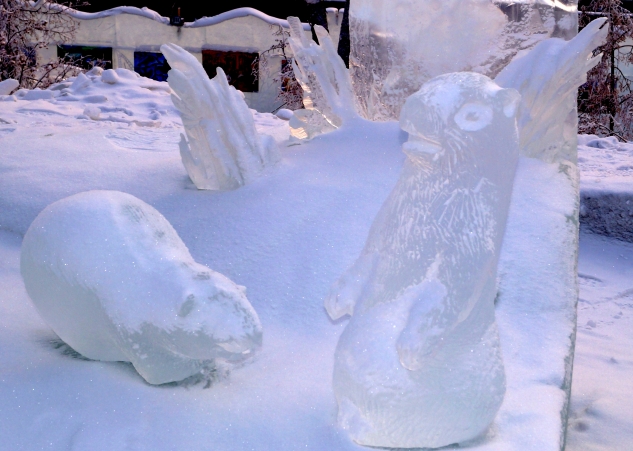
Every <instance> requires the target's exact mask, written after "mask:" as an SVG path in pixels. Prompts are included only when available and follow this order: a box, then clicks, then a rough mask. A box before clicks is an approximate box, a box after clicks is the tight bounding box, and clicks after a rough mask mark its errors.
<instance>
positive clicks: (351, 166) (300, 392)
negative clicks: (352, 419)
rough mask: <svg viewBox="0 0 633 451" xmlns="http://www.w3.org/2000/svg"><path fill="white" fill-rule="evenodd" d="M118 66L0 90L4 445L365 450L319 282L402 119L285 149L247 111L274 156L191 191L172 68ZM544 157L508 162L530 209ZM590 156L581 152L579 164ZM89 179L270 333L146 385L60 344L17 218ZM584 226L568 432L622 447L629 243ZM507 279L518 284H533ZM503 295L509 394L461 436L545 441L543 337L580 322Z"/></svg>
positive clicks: (552, 365)
mask: <svg viewBox="0 0 633 451" xmlns="http://www.w3.org/2000/svg"><path fill="white" fill-rule="evenodd" d="M116 74H117V78H118V81H117V83H116V84H109V83H105V82H104V81H103V79H102V75H101V74H99V73H98V71H95V72H93V73H89V74H87V75H86V79H87V81H86V79H83V78H81V77H79V78H78V79H79V80H80V81H79V82H77V85H76V86H75V87H74V88H73V87H72V85H73V83H74V82H75V81H76V80H77V79H74V80H69V81H67V82H65V83H63V84H61V85H57V86H55V87H54V88H52V90H51V91H52V92H53V94H52V97H51V98H48V99H42V98H40V99H39V100H25V97H26V95H27V94H28V93H26V92H22V93H19V94H15V95H12V96H5V97H2V98H1V99H0V100H2V102H1V103H0V151H1V153H2V158H0V173H1V174H2V176H1V177H0V293H2V294H1V295H0V350H1V352H2V357H3V365H2V368H0V398H1V399H2V400H3V402H2V403H1V404H0V419H2V421H0V444H2V447H3V448H6V449H11V450H18V451H21V450H25V451H26V450H28V451H30V450H33V449H52V450H77V451H79V450H85V449H92V450H96V451H100V450H112V449H126V448H127V449H152V450H157V451H162V450H173V449H206V448H209V447H210V446H211V447H212V448H213V449H214V450H231V451H235V450H236V451H240V450H244V451H246V450H251V449H253V448H254V449H258V450H275V451H277V450H294V449H297V450H298V449H302V450H314V451H317V450H318V451H321V450H323V451H324V450H332V449H337V450H342V451H347V450H360V449H364V448H362V447H360V446H358V445H355V444H354V443H353V442H352V441H351V440H350V439H349V438H348V435H347V433H346V432H345V431H342V430H341V429H339V428H338V427H337V426H336V412H337V405H336V399H335V397H334V393H333V391H332V374H333V367H334V358H333V356H334V350H335V348H336V343H337V341H338V340H339V337H340V334H341V333H342V331H343V329H344V327H345V325H346V323H345V321H344V320H339V321H337V322H331V321H330V320H329V319H328V317H327V315H326V313H325V312H324V309H323V300H324V298H325V297H326V295H327V292H328V287H329V286H330V284H331V283H332V282H333V281H334V280H336V279H337V277H338V276H339V275H340V274H342V273H343V271H344V270H345V269H346V268H347V267H349V266H350V265H351V264H352V263H353V262H354V260H355V258H356V257H357V256H358V255H359V253H360V252H361V250H362V248H363V244H364V242H365V240H366V237H367V236H368V233H369V229H370V226H371V223H372V221H373V219H374V218H375V216H376V214H377V212H378V210H379V208H380V205H381V204H382V203H383V201H384V200H385V199H386V198H387V196H388V194H389V192H390V191H391V190H392V188H393V187H394V185H395V183H396V181H397V179H398V177H399V174H400V171H401V168H402V164H403V161H404V155H403V153H402V151H401V145H402V143H403V141H404V140H406V135H405V134H404V133H402V132H400V130H399V127H398V126H397V124H394V123H384V124H378V125H373V126H371V127H370V126H368V125H367V123H365V122H362V121H361V122H358V123H357V124H356V125H355V126H354V127H348V128H346V127H343V128H341V129H339V130H337V131H334V132H332V133H329V134H327V135H321V136H318V137H316V138H314V139H313V140H312V141H310V142H308V143H305V144H303V145H301V146H293V147H285V144H286V143H287V142H288V138H289V127H288V122H287V121H285V120H282V119H279V118H277V117H276V116H274V115H272V114H261V113H253V114H254V118H255V124H256V127H257V129H258V130H259V131H260V132H265V133H267V134H270V135H271V136H273V137H274V139H275V141H276V142H277V143H278V144H279V145H280V148H281V154H282V160H281V161H280V163H279V165H278V166H276V167H274V168H272V170H271V171H270V172H267V173H266V174H265V175H264V176H263V177H261V178H259V179H257V180H255V181H254V182H253V183H251V184H249V185H246V186H243V187H241V188H239V189H238V190H234V191H227V192H209V191H199V190H197V189H195V187H194V185H193V184H192V183H191V182H190V180H189V178H188V176H187V173H186V171H185V169H184V167H183V165H182V163H181V161H180V156H179V151H178V142H179V135H180V133H182V132H183V130H184V129H183V126H182V123H181V120H180V118H179V115H178V112H177V111H176V109H175V108H174V107H173V105H172V104H171V100H170V89H169V87H168V86H167V84H166V83H160V82H154V81H151V80H147V79H143V78H139V77H136V76H134V75H133V74H132V73H128V72H120V71H116ZM49 96H50V94H49ZM89 107H96V108H98V109H99V115H98V120H93V119H90V118H89V116H88V115H87V114H84V112H85V111H86V109H87V108H89ZM88 112H90V111H88ZM95 112H96V111H95V110H93V111H92V113H95ZM93 116H94V114H93ZM580 149H581V152H580V155H581V158H582V156H583V148H582V146H581V148H580ZM592 149H594V148H592ZM594 150H595V155H596V156H595V158H594V157H592V159H590V163H591V164H593V163H596V167H597V166H598V163H599V161H598V160H597V159H598V156H599V155H602V154H599V152H602V151H603V149H594ZM594 150H591V151H592V152H594ZM618 155H619V154H618ZM600 158H602V157H600ZM579 161H580V160H579ZM604 161H605V162H607V161H608V159H607V158H606V157H605V159H604ZM537 163H538V162H537ZM537 163H534V161H533V160H530V159H525V158H522V159H521V160H520V162H519V171H518V172H517V179H521V180H523V182H522V183H523V185H522V186H523V188H522V189H520V190H519V192H520V193H521V194H522V195H523V201H522V202H523V203H519V204H517V205H519V207H520V209H523V210H524V214H525V215H528V216H531V215H532V216H533V215H534V213H532V212H533V211H537V212H538V211H539V210H538V208H539V206H540V205H542V204H543V203H544V202H546V201H551V202H554V205H556V201H557V198H556V196H550V197H552V199H548V198H547V196H546V193H544V192H541V191H538V192H540V195H541V197H538V196H537V197H536V198H535V200H534V202H535V203H534V204H532V207H531V209H527V208H526V207H525V205H527V204H526V203H525V202H529V201H530V199H531V198H534V196H533V193H534V192H535V190H534V183H537V182H538V183H537V184H538V185H539V186H541V185H540V184H543V186H546V184H547V183H550V182H551V181H556V180H558V179H557V178H556V177H557V176H560V174H559V173H558V172H557V171H553V172H552V171H551V169H552V166H549V165H545V164H544V163H539V164H543V165H544V166H543V167H542V168H541V170H538V167H540V166H538V165H537V166H536V167H535V166H534V165H535V164H537ZM587 164H588V163H587V162H582V161H580V166H581V170H582V171H585V168H586V167H587ZM545 166H547V167H545ZM616 167H617V166H614V167H613V168H612V169H613V170H615V168H616ZM596 170H597V169H596ZM608 170H611V169H607V171H608ZM535 171H536V172H535ZM620 172H621V173H622V175H624V174H625V172H626V171H624V170H622V171H620ZM535 174H537V175H538V179H537V182H534V175H535ZM583 174H584V172H583ZM582 183H583V184H584V179H583V182H582ZM601 183H605V181H604V180H603V182H601ZM607 184H608V183H607ZM554 186H557V185H554ZM583 186H585V185H583ZM93 189H107V190H117V191H123V192H126V193H129V194H132V195H134V196H135V197H137V198H139V199H141V200H142V201H143V202H145V203H147V204H149V205H151V206H152V207H154V208H156V210H158V211H160V212H161V213H162V214H163V216H165V218H166V219H167V220H168V221H169V222H170V223H171V224H172V226H173V227H174V229H175V230H176V232H177V233H178V235H179V236H180V238H181V239H182V241H183V242H184V243H185V245H186V246H187V247H188V249H189V250H190V252H191V255H192V257H193V258H194V259H195V261H196V262H199V263H200V264H203V265H205V266H208V267H209V268H212V269H213V270H215V271H218V272H220V273H222V274H224V275H226V276H227V277H229V278H230V279H231V280H233V281H234V282H235V283H237V284H239V285H242V286H246V287H247V296H248V299H249V301H250V302H251V304H252V306H253V308H254V309H255V310H256V311H257V313H258V315H259V317H260V320H261V323H262V327H263V330H264V332H265V335H264V341H263V346H262V349H261V352H260V353H259V354H257V356H256V358H255V359H254V361H252V362H250V363H248V364H246V365H244V366H243V367H241V368H237V369H235V370H234V371H230V372H229V373H227V374H225V373H221V374H214V375H211V377H206V376H209V375H206V376H205V375H202V374H201V378H200V381H199V383H197V384H196V380H195V379H194V380H192V379H190V380H189V381H187V382H185V383H180V384H167V385H163V386H160V387H155V386H150V385H148V384H146V383H145V382H144V380H143V379H142V378H141V377H140V376H139V375H138V373H137V372H136V371H135V370H134V369H133V367H132V366H131V365H130V364H126V363H113V362H98V361H87V360H84V359H81V358H79V356H78V355H77V354H76V353H74V352H73V351H72V350H71V349H69V348H68V347H67V346H64V345H63V343H60V341H59V338H58V337H57V336H56V335H55V334H54V333H53V332H52V331H51V329H50V328H49V326H47V325H46V324H45V323H44V321H43V320H42V319H41V318H40V316H39V315H38V313H37V311H36V310H35V308H34V307H33V305H32V304H31V302H30V300H29V298H28V296H27V293H26V291H25V288H24V284H23V282H22V278H21V276H20V273H19V256H20V246H21V242H22V236H23V235H24V234H25V232H26V231H27V229H28V227H29V226H30V224H31V223H32V221H33V220H34V219H35V218H36V216H37V215H38V214H39V213H40V212H41V211H42V210H43V209H44V208H45V207H46V206H47V205H49V204H51V203H52V202H54V201H57V200H59V199H62V198H65V197H67V196H70V195H73V194H76V193H79V192H83V191H87V190H93ZM583 189H585V188H583ZM559 211H560V212H561V214H562V212H563V211H564V209H560V210H559ZM532 232H534V230H532ZM532 232H530V233H532ZM536 232H538V231H536ZM589 237H590V238H592V237H591V236H589ZM582 239H583V240H584V241H583V242H582V243H581V255H580V258H581V260H580V268H581V274H582V275H583V277H584V276H590V277H595V278H598V279H600V280H601V282H600V283H601V284H603V285H601V286H600V287H597V288H596V289H595V290H594V291H593V292H592V293H595V297H592V296H594V295H593V294H591V293H589V292H587V291H586V289H587V288H586V285H582V286H581V290H582V291H581V299H583V300H588V301H592V299H593V300H595V302H594V303H593V304H592V305H591V307H590V308H589V309H588V310H587V309H584V308H583V307H584V306H586V305H589V304H587V303H585V302H584V301H581V303H580V310H579V315H580V321H579V325H580V328H579V334H578V337H579V339H578V343H577V348H576V366H575V373H574V387H573V389H572V420H571V423H570V424H571V425H572V427H571V428H570V431H569V443H570V447H571V446H585V447H584V448H576V449H578V450H585V449H596V450H597V449H621V448H622V446H624V447H625V446H627V444H628V443H631V442H632V435H631V432H630V428H631V421H630V418H631V413H630V410H627V409H630V407H629V405H630V403H629V402H628V401H629V400H630V398H631V395H633V389H632V388H631V386H630V381H631V380H632V379H633V378H632V377H631V376H632V371H631V369H630V368H631V366H630V358H628V357H627V355H628V354H627V353H628V349H630V345H631V343H630V340H631V334H630V330H631V327H630V322H627V321H629V319H630V318H629V316H627V315H628V313H627V312H628V307H623V306H621V305H626V302H628V301H627V300H626V299H628V298H627V297H626V296H624V297H619V298H618V296H617V295H618V294H621V293H625V292H627V290H629V289H630V288H633V287H631V286H630V282H629V281H630V271H631V268H629V262H630V261H633V254H632V253H631V249H630V246H629V245H627V244H623V243H619V242H615V241H604V242H602V241H600V246H602V247H600V246H594V247H586V248H585V246H586V245H585V243H589V241H588V238H587V236H586V235H584V236H583V238H582ZM517 244H518V245H519V246H518V249H519V250H518V251H516V254H510V255H511V256H512V255H514V256H515V257H516V258H515V263H525V264H528V265H537V266H536V267H537V268H539V267H540V266H539V265H540V263H539V262H540V260H539V259H537V258H535V257H534V255H535V254H536V252H535V251H534V248H533V247H530V246H529V245H528V244H523V245H521V242H520V239H519V238H518V239H517ZM627 246H629V247H627ZM602 248H604V249H607V251H604V252H603V251H602V250H601V249H602ZM546 250H548V249H540V250H539V255H542V252H544V251H546ZM585 250H586V252H585ZM555 253H556V250H555V249H552V250H551V255H554V254H555ZM619 254H622V255H623V256H624V257H626V258H628V259H629V260H624V257H620V256H619ZM522 260H523V261H524V262H522ZM592 262H595V264H594V263H592ZM587 264H589V265H590V266H588V267H587V266H586V265H587ZM592 265H593V266H592ZM583 267H585V268H587V269H582V268H583ZM540 270H542V271H546V270H547V266H546V265H545V267H543V268H540ZM590 277H589V278H587V280H588V281H589V283H594V282H592V281H591V280H592V279H591V278H590ZM581 280H584V279H583V278H582V277H581ZM510 282H512V281H509V283H510ZM522 282H526V280H523V281H522ZM596 283H597V282H596ZM509 286H512V284H511V283H510V285H509ZM518 287H519V288H518V290H517V291H515V292H516V293H518V294H520V293H521V291H526V289H525V288H523V285H519V286H518ZM603 289H604V291H602V290H603ZM540 293H545V294H547V293H548V286H543V287H542V288H541V291H540ZM588 293H589V294H588ZM600 293H603V294H600ZM551 296H553V297H555V293H553V294H551ZM598 296H600V297H598ZM627 296H628V295H627ZM542 301H543V302H542V304H546V303H547V298H543V299H542ZM618 304H621V305H618ZM508 305H510V304H507V303H506V306H508ZM513 305H514V307H513V308H506V309H505V310H504V309H501V308H500V309H498V310H497V322H498V325H499V331H500V336H501V342H502V352H503V354H504V364H505V367H506V374H507V377H508V392H507V395H506V398H505V401H504V405H503V406H502V408H501V410H500V413H499V415H498V416H497V419H496V420H495V423H494V424H493V427H492V429H491V430H490V431H489V432H488V434H487V435H486V437H484V438H482V439H479V441H475V442H473V443H470V445H469V446H470V447H471V449H487V450H507V449H521V450H526V451H543V450H545V449H548V448H546V446H550V447H552V446H553V444H556V443H558V442H557V440H559V438H560V434H561V432H562V431H561V418H560V409H562V407H563V405H564V400H565V396H564V390H562V389H561V387H560V385H559V384H560V381H561V379H560V378H561V374H564V368H563V366H564V365H563V362H562V361H561V359H562V356H564V355H565V349H564V347H560V346H559V347H558V348H556V349H554V350H552V344H553V343H559V344H560V336H561V335H563V334H565V333H566V331H568V330H569V328H570V327H571V326H570V325H571V324H572V323H571V322H570V321H569V319H566V320H565V321H566V322H564V321H563V320H561V315H562V311H561V310H559V311H558V314H557V315H554V316H553V317H550V316H549V315H550V313H545V311H544V310H538V309H537V308H536V307H535V306H533V305H532V303H530V302H523V303H519V304H513ZM539 308H540V307H539ZM620 311H622V312H623V314H622V316H621V317H620V318H618V319H615V318H612V317H613V316H618V315H619V312H620ZM587 313H590V315H588V316H587V315H586V314H587ZM521 318H525V319H521ZM590 320H591V321H593V322H594V323H595V324H596V326H597V327H593V326H591V324H593V323H591V324H589V326H591V328H592V330H591V331H589V330H588V329H586V332H585V331H584V330H585V328H586V326H587V323H588V321H590ZM611 322H612V323H611ZM556 334H558V335H556ZM583 337H586V338H587V337H588V339H585V338H583ZM508 340H510V341H508ZM504 342H506V343H508V347H506V348H503V346H504V345H503V343H504ZM510 343H512V344H510ZM526 349H527V350H528V351H529V352H524V351H525V350H526ZM616 351H617V352H616ZM611 357H613V358H614V359H615V360H616V361H617V362H621V363H618V364H613V363H610V358H611ZM583 374H585V375H584V376H583ZM602 374H606V375H608V376H610V377H611V378H610V379H606V378H605V379H602V378H601V377H602ZM202 376H205V377H202ZM207 384H210V387H209V388H208V389H204V387H205V386H206V385H207ZM513 384H514V385H513ZM576 384H578V385H577V387H578V388H576ZM517 388H518V389H517ZM587 406H590V407H589V408H588V409H586V407H587ZM591 406H595V409H593V407H591ZM592 409H593V410H592ZM577 419H578V421H577ZM613 434H615V435H613ZM614 443H615V444H616V445H614ZM619 445H622V446H619ZM590 446H593V448H590ZM618 446H619V448H618ZM551 449H554V448H551Z"/></svg>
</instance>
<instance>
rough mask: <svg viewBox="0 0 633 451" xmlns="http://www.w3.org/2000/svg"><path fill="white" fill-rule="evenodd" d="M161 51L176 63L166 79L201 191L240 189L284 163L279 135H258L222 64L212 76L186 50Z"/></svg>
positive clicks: (185, 157) (185, 158)
mask: <svg viewBox="0 0 633 451" xmlns="http://www.w3.org/2000/svg"><path fill="white" fill-rule="evenodd" d="M160 49H161V52H163V55H165V58H166V59H167V62H168V63H169V65H170V66H171V70H170V71H169V73H168V79H167V81H168V83H169V86H170V87H171V88H172V90H173V93H172V100H173V102H174V105H175V106H176V108H177V109H178V110H179V111H180V114H181V116H182V122H183V125H184V126H185V132H186V134H187V139H185V137H184V135H182V136H181V141H180V155H181V157H182V162H183V164H184V166H185V169H186V170H187V173H188V174H189V177H190V178H191V180H192V181H193V183H194V184H195V185H196V187H197V188H198V189H209V190H231V189H236V188H239V187H240V186H242V185H244V184H246V183H249V182H251V181H252V180H254V179H255V178H257V176H258V175H259V174H260V173H261V172H262V171H263V170H264V169H265V168H266V167H268V166H271V165H273V164H275V163H276V162H277V161H279V159H280V154H279V149H278V148H277V145H276V143H275V141H274V139H273V138H272V137H270V136H268V135H264V134H262V135H259V134H258V132H257V130H256V129H255V121H254V120H253V115H252V113H251V111H250V110H249V109H248V106H247V105H246V102H245V101H244V98H243V95H242V93H240V92H239V91H237V90H236V89H235V88H233V87H232V86H230V85H229V84H228V81H227V79H226V75H225V74H224V71H223V70H222V69H221V68H219V67H218V68H217V75H216V76H215V77H214V78H213V79H212V80H209V77H208V76H207V74H206V72H205V70H204V68H203V67H202V64H200V62H199V61H198V60H197V59H196V58H195V57H194V56H193V55H191V54H190V53H189V52H187V51H186V50H184V49H182V48H181V47H178V46H177V45H175V44H164V45H162V46H161V48H160Z"/></svg>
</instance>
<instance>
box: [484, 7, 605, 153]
mask: <svg viewBox="0 0 633 451" xmlns="http://www.w3.org/2000/svg"><path fill="white" fill-rule="evenodd" d="M608 31H609V30H608V25H607V24H606V18H600V19H596V20H594V21H592V22H591V23H589V25H587V26H586V27H585V28H584V29H583V30H582V31H581V32H580V33H579V34H578V35H577V36H576V37H575V38H573V39H571V40H569V41H564V40H562V39H558V38H551V39H546V40H544V41H541V42H540V43H539V44H537V45H536V46H535V47H534V48H533V49H532V50H530V51H529V52H527V53H525V54H523V55H520V56H519V57H517V58H515V59H514V60H512V61H511V62H510V64H508V66H506V68H505V69H503V70H502V71H501V72H500V73H499V75H498V76H497V78H496V79H495V82H496V83H497V84H498V85H499V86H501V87H503V88H514V89H516V90H517V91H519V93H520V94H521V97H522V99H521V106H520V109H519V115H518V118H517V125H518V127H519V139H520V145H521V152H522V154H523V155H525V156H529V157H535V158H540V159H543V160H545V161H557V160H559V159H561V157H563V159H564V157H565V155H561V154H562V153H564V149H563V143H564V141H565V140H564V136H563V133H564V130H563V129H564V121H565V118H567V116H568V115H569V114H570V113H572V112H575V106H576V96H575V95H574V94H573V93H574V91H575V90H576V89H577V88H578V87H579V86H580V85H582V84H583V83H585V82H586V81H587V71H589V70H590V69H591V68H593V67H594V66H596V65H597V64H598V62H599V61H600V58H601V55H595V56H594V55H593V54H592V52H593V50H594V49H596V48H597V47H599V46H600V45H602V44H603V43H604V41H605V39H606V37H607V33H608Z"/></svg>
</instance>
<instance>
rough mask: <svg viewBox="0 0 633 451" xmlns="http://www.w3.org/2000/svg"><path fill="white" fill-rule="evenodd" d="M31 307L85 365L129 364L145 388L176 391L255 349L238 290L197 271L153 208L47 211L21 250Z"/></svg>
mask: <svg viewBox="0 0 633 451" xmlns="http://www.w3.org/2000/svg"><path fill="white" fill-rule="evenodd" d="M20 270H21V273H22V277H23V279H24V285H25V287H26V291H27V293H28V294H29V297H30V298H31V300H32V301H33V303H34V304H35V307H36V308H37V310H38V312H39V313H40V315H41V316H42V318H43V319H44V320H45V321H46V322H47V323H48V325H49V326H50V327H51V328H52V329H53V331H55V333H56V334H57V335H58V336H59V337H60V338H61V339H62V340H64V341H65V342H66V343H67V344H68V345H70V346H71V347H72V348H73V349H75V350H76V351H77V352H79V353H81V354H82V355H84V356H85V357H88V358H90V359H95V360H105V361H126V362H132V364H133V365H134V368H136V370H137V371H138V372H139V374H140V375H141V376H142V377H143V378H144V379H145V380H146V381H147V382H149V383H150V384H162V383H166V382H172V381H179V380H182V379H185V378H187V377H189V376H193V375H196V374H200V372H201V371H205V370H209V371H213V370H215V369H216V367H217V365H218V363H220V362H226V363H225V364H226V365H228V366H230V364H231V362H236V361H242V360H244V358H246V357H248V356H250V355H252V354H253V352H254V351H255V350H257V349H258V348H259V347H260V346H261V342H262V329H261V324H260V322H259V318H258V317H257V314H256V313H255V310H254V309H253V308H252V306H251V305H250V303H249V302H248V300H247V299H246V295H245V288H244V287H241V286H239V285H236V284H235V283H233V282H232V281H231V280H229V279H228V278H227V277H225V276H223V275H222V274H220V273H217V272H215V271H213V270H211V269H209V268H208V267H206V266H204V265H201V264H199V263H196V262H195V261H194V260H193V258H192V257H191V254H189V250H188V249H187V247H186V246H185V244H184V243H183V242H182V240H181V239H180V237H179V236H178V234H177V233H176V231H175V230H174V229H173V227H172V226H171V225H170V224H169V222H168V221H167V220H166V219H165V218H164V217H163V216H162V215H161V214H160V213H159V212H158V211H156V210H155V209H154V208H153V207H151V206H149V205H148V204H146V203H145V202H143V201H141V200H139V199H137V198H136V197H134V196H131V195H129V194H125V193H121V192H118V191H87V192H83V193H79V194H75V195H73V196H70V197H67V198H65V199H62V200H59V201H57V202H54V203H52V204H51V205H49V206H48V207H46V208H45V209H44V210H43V211H42V212H41V213H40V214H39V215H38V216H37V218H36V219H35V220H34V221H33V223H32V224H31V226H30V227H29V229H28V231H27V232H26V234H25V236H24V240H23V242H22V254H21V262H20Z"/></svg>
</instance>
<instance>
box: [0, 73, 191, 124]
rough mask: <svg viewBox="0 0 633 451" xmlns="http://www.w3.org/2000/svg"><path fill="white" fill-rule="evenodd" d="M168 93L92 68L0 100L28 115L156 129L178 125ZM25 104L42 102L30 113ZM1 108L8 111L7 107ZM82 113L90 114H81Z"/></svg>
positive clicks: (162, 86) (133, 76)
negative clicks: (12, 101)
mask: <svg viewBox="0 0 633 451" xmlns="http://www.w3.org/2000/svg"><path fill="white" fill-rule="evenodd" d="M170 93H171V89H170V88H169V86H168V85H167V83H164V82H159V81H155V80H151V79H149V78H145V77H141V76H140V75H139V74H137V73H136V72H133V71H131V70H127V69H123V68H119V69H108V70H105V71H104V70H103V69H102V68H100V67H94V68H93V69H92V70H90V71H88V72H86V73H81V74H79V75H77V76H76V77H71V78H68V79H66V80H64V81H63V82H61V83H57V84H55V85H52V86H51V87H49V88H47V89H39V88H35V89H19V90H18V91H16V92H15V93H14V94H13V95H12V96H8V97H3V98H2V100H5V101H10V100H14V101H17V102H18V103H19V105H17V107H18V109H19V110H24V109H25V108H28V109H29V110H31V111H32V114H33V113H36V114H40V115H41V114H44V113H48V114H50V115H63V116H71V117H73V118H76V119H86V120H92V121H109V122H119V123H121V125H135V126H139V127H152V128H156V127H165V126H166V127H174V126H179V125H180V124H179V122H180V121H179V118H178V114H177V112H176V110H175V108H174V107H173V106H172V105H171V102H170V101H169V94H170ZM25 100H30V101H42V102H41V103H40V104H39V105H38V108H37V109H34V108H33V107H34V105H33V106H26V105H23V104H22V102H20V101H25ZM44 101H45V102H44ZM33 103H36V102H33ZM4 106H6V107H8V105H7V104H5V105H4ZM86 109H89V110H90V111H91V112H92V114H85V112H86Z"/></svg>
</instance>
